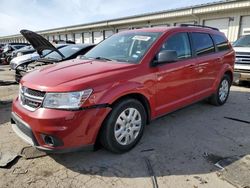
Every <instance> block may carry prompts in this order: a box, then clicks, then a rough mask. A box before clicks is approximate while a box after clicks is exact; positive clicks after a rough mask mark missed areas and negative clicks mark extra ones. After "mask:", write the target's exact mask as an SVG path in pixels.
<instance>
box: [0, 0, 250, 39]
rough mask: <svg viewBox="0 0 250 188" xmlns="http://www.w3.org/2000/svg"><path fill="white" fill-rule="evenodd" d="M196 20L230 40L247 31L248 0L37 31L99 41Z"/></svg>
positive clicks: (249, 27)
mask: <svg viewBox="0 0 250 188" xmlns="http://www.w3.org/2000/svg"><path fill="white" fill-rule="evenodd" d="M182 23H185V24H199V25H206V26H212V27H216V28H218V29H219V30H220V31H222V32H223V33H225V35H226V36H227V37H228V39H229V41H230V42H234V41H235V40H236V39H237V38H238V37H239V36H241V35H246V34H250V0H227V1H219V2H214V3H207V4H202V5H197V6H191V7H185V8H180V9H173V10H166V11H160V12H154V13H148V14H141V15H136V16H129V17H124V18H117V19H112V20H105V21H100V22H94V23H87V24H81V25H73V26H68V27H61V28H54V29H49V30H43V31H38V33H39V34H41V35H43V36H44V37H45V38H47V39H48V40H49V41H52V40H54V39H61V40H72V41H75V42H76V43H95V44H97V43H99V42H100V41H102V40H103V39H105V38H107V37H109V36H110V35H112V34H113V33H117V32H121V31H124V30H128V29H138V28H144V27H159V26H174V25H178V24H182ZM7 42H25V39H24V38H23V37H22V35H19V34H18V35H10V36H3V37H0V43H7Z"/></svg>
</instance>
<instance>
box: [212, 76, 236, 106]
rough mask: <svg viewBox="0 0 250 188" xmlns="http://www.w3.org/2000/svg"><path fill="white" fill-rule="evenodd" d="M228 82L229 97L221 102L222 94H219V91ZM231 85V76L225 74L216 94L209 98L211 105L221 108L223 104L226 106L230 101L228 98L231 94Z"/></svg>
mask: <svg viewBox="0 0 250 188" xmlns="http://www.w3.org/2000/svg"><path fill="white" fill-rule="evenodd" d="M225 81H226V82H227V83H228V92H227V95H226V98H225V99H224V100H221V98H220V94H219V91H220V88H221V86H222V83H223V82H225ZM231 84H232V81H231V78H230V76H229V75H227V74H225V75H224V76H223V78H222V79H221V81H220V84H219V86H218V88H217V90H216V93H214V94H213V95H212V96H211V97H210V98H209V102H210V104H213V105H215V106H221V105H223V104H225V103H226V102H227V99H228V96H229V92H230V87H231Z"/></svg>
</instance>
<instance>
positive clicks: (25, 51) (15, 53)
mask: <svg viewBox="0 0 250 188" xmlns="http://www.w3.org/2000/svg"><path fill="white" fill-rule="evenodd" d="M35 51H36V50H35V49H34V48H33V46H31V45H29V46H24V47H22V48H20V49H18V50H14V51H13V52H12V56H11V59H13V58H15V57H18V56H22V55H26V54H32V53H34V52H35Z"/></svg>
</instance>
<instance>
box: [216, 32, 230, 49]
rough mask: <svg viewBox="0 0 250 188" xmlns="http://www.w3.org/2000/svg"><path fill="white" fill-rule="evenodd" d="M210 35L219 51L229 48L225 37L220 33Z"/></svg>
mask: <svg viewBox="0 0 250 188" xmlns="http://www.w3.org/2000/svg"><path fill="white" fill-rule="evenodd" d="M212 36H213V39H214V42H215V44H216V47H217V49H218V51H219V52H221V51H225V50H229V49H230V47H229V45H228V42H227V39H226V38H225V37H223V36H220V35H212Z"/></svg>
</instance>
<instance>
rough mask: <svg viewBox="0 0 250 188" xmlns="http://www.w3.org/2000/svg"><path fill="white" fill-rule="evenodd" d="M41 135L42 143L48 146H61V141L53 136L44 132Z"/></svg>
mask: <svg viewBox="0 0 250 188" xmlns="http://www.w3.org/2000/svg"><path fill="white" fill-rule="evenodd" d="M41 136H42V138H43V141H44V143H45V144H46V145H48V146H53V147H57V146H63V142H62V141H61V140H60V139H58V138H56V137H54V136H50V135H45V134H41Z"/></svg>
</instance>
